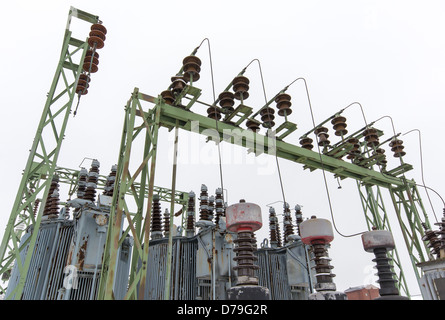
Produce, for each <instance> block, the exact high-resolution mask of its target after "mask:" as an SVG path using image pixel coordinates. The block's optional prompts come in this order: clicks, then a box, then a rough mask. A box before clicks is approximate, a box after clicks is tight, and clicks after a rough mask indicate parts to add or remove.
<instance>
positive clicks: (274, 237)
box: [269, 208, 281, 248]
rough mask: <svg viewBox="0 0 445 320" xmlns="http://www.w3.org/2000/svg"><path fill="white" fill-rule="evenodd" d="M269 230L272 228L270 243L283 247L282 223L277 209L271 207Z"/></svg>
mask: <svg viewBox="0 0 445 320" xmlns="http://www.w3.org/2000/svg"><path fill="white" fill-rule="evenodd" d="M269 230H270V243H271V244H272V245H276V247H277V248H278V247H281V234H280V225H279V223H278V218H277V216H276V214H275V209H274V208H270V209H269Z"/></svg>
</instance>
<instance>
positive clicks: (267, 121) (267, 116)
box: [260, 107, 275, 128]
mask: <svg viewBox="0 0 445 320" xmlns="http://www.w3.org/2000/svg"><path fill="white" fill-rule="evenodd" d="M274 113H275V110H274V109H272V108H270V107H265V108H264V109H262V110H261V111H260V116H261V121H263V127H264V128H272V127H273V126H274V125H275V122H274V121H273V120H274V119H275V116H274Z"/></svg>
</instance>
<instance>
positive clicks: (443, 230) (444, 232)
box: [435, 209, 445, 258]
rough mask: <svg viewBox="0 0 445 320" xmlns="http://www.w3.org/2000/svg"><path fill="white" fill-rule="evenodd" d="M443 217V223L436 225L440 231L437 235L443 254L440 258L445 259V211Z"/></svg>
mask: <svg viewBox="0 0 445 320" xmlns="http://www.w3.org/2000/svg"><path fill="white" fill-rule="evenodd" d="M443 214H444V215H443V217H442V220H441V222H437V223H435V225H437V226H439V231H436V234H437V235H438V236H439V237H440V242H441V245H440V249H441V254H440V258H445V209H444V213H443Z"/></svg>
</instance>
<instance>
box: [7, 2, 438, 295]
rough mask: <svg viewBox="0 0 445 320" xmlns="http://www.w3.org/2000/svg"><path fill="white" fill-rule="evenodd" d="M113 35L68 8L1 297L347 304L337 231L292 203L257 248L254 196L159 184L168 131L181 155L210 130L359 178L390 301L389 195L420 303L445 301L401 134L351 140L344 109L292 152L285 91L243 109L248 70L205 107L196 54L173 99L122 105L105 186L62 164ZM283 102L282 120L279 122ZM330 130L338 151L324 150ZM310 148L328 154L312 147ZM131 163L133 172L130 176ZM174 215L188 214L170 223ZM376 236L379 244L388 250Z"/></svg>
mask: <svg viewBox="0 0 445 320" xmlns="http://www.w3.org/2000/svg"><path fill="white" fill-rule="evenodd" d="M73 18H76V19H80V20H83V21H85V22H87V23H90V24H91V31H90V34H89V36H88V37H87V38H86V40H79V39H76V38H74V37H72V32H71V31H70V26H71V20H72V19H73ZM106 33H107V29H106V28H105V27H104V26H103V25H102V22H101V21H100V20H99V17H98V16H95V15H92V14H89V13H87V12H84V11H81V10H78V9H76V8H73V7H71V9H70V11H69V16H68V23H67V28H66V31H65V36H64V40H63V45H62V51H61V55H60V61H59V63H58V65H57V70H56V74H55V76H54V80H53V83H52V85H51V89H50V91H49V93H48V96H47V101H46V104H45V107H44V109H43V113H42V117H41V119H40V122H39V126H38V129H37V132H36V136H35V138H34V141H33V145H32V148H31V150H30V154H29V158H28V161H27V163H26V167H25V170H24V172H23V176H22V180H21V183H20V186H19V190H18V192H17V196H16V199H15V202H14V205H13V208H12V211H11V215H10V218H9V221H8V224H7V226H6V229H5V234H4V237H3V240H2V243H1V248H0V261H1V262H0V273H1V277H2V279H3V280H8V285H7V287H1V288H0V289H1V291H2V293H3V294H5V295H6V299H48V300H57V299H61V300H64V299H65V300H76V299H91V300H93V299H98V300H103V299H151V300H160V299H166V300H169V299H174V300H180V299H188V300H199V299H201V300H223V299H232V300H237V299H246V298H248V299H249V298H250V299H281V300H307V299H321V300H324V299H333V300H344V299H346V298H345V294H344V293H342V292H338V291H337V290H336V286H335V283H334V281H333V278H334V275H333V274H332V271H331V270H332V268H333V267H332V266H331V265H330V258H329V255H328V248H329V246H330V243H331V241H332V240H333V236H334V233H333V230H332V226H331V225H330V222H329V221H328V220H325V219H318V218H316V217H315V216H311V218H309V219H303V216H302V212H301V207H300V206H298V205H297V206H295V220H294V221H293V219H292V212H291V208H290V206H289V204H288V203H284V205H283V213H282V216H283V225H282V227H283V234H282V233H281V232H280V224H279V223H278V218H277V217H278V215H279V214H278V213H277V212H276V211H275V208H273V207H270V208H268V212H267V213H268V218H269V219H268V221H267V222H268V225H269V226H268V227H269V230H270V239H269V240H268V241H265V242H263V243H262V244H261V245H258V243H257V240H256V237H255V231H257V230H258V229H259V228H264V227H265V226H263V224H264V223H263V221H262V216H263V214H262V212H261V208H259V206H258V205H256V204H255V203H252V202H251V200H252V199H246V200H244V199H241V200H240V201H239V203H236V204H231V205H229V204H227V203H226V202H225V199H224V194H223V189H222V188H217V189H216V190H215V192H214V194H213V192H212V191H209V190H208V188H207V186H206V185H205V184H202V185H201V186H191V189H192V190H193V189H194V188H197V187H198V188H199V187H200V189H199V194H198V193H197V194H195V192H194V191H187V192H185V191H178V190H176V180H175V179H176V171H175V170H176V167H175V166H176V164H175V163H174V164H173V178H172V186H171V188H164V187H159V186H155V184H154V181H155V173H156V156H157V147H158V144H159V143H160V142H159V141H158V133H159V130H161V128H164V129H165V128H166V129H167V130H169V131H171V130H174V132H175V142H174V143H175V156H176V148H177V144H178V143H180V141H178V132H179V129H181V130H185V131H190V132H194V133H196V134H202V135H205V136H208V133H209V132H214V133H215V135H216V136H213V137H209V139H212V140H217V144H218V143H220V142H221V141H222V142H225V143H231V144H237V145H241V146H243V147H245V148H246V150H247V151H249V152H254V153H255V154H256V155H259V154H262V153H268V154H270V155H271V156H275V157H277V158H281V159H286V160H288V161H292V162H295V163H296V164H298V165H302V166H303V167H304V169H308V170H310V171H314V170H324V171H325V172H329V173H332V174H333V175H334V177H335V178H337V179H347V178H349V179H354V180H355V181H356V182H357V188H358V190H359V194H360V199H361V203H362V205H363V211H364V215H365V219H366V223H367V226H368V229H369V230H370V231H369V232H370V233H369V234H365V235H364V236H363V237H364V238H363V239H364V240H363V242H364V249H365V250H366V251H369V252H374V253H375V255H376V259H375V261H376V262H377V269H378V270H379V271H380V270H383V271H381V272H380V274H379V277H380V280H379V281H381V287H382V288H381V296H382V297H383V296H386V297H387V298H391V297H394V296H399V297H400V296H401V295H403V296H406V297H409V296H410V294H409V290H408V287H407V284H406V279H405V274H404V272H403V270H402V265H401V263H400V259H399V255H398V253H397V248H396V247H395V245H394V243H393V240H392V238H391V233H390V231H391V227H390V225H389V220H388V215H387V212H386V209H385V205H384V203H383V197H382V189H386V190H387V191H388V192H389V194H390V197H391V200H392V203H393V205H394V209H395V213H396V215H397V219H398V222H399V224H400V228H401V230H402V234H403V237H404V240H405V245H406V247H407V249H408V253H409V256H410V259H411V262H412V267H413V269H414V273H415V276H416V277H417V279H418V281H419V285H421V289H422V295H423V296H424V298H426V299H439V298H440V291H441V290H442V289H441V288H443V286H444V284H443V278H444V277H443V272H444V271H442V270H443V258H444V257H443V254H444V253H443V251H444V250H443V249H444V241H443V234H444V233H443V231H442V229H443V226H444V222H443V221H442V223H440V224H439V226H440V230H439V231H432V230H431V225H430V222H429V220H428V216H427V213H426V210H425V209H424V207H423V204H422V201H421V198H420V195H419V192H418V189H417V184H416V183H415V182H414V180H410V179H407V178H406V177H405V173H406V172H408V171H410V170H411V169H412V166H411V165H410V164H407V163H405V162H404V161H403V156H404V155H405V151H404V150H403V149H404V146H403V142H402V141H401V140H400V139H399V138H398V136H399V135H400V134H399V135H396V134H395V135H394V136H391V137H390V138H388V139H385V140H384V141H382V140H383V139H382V136H383V131H381V130H379V129H377V128H376V127H375V122H372V123H369V124H366V125H365V126H364V127H363V128H361V129H360V130H358V131H356V132H353V133H352V134H350V133H348V130H347V129H346V127H347V125H346V118H345V117H344V115H343V112H344V111H345V110H346V109H347V108H344V109H342V110H340V111H339V112H337V113H335V114H334V115H333V116H331V117H330V118H328V119H326V120H325V121H323V122H321V123H320V124H318V125H315V124H314V127H313V128H312V129H311V130H310V131H309V132H306V133H305V134H303V135H302V136H301V137H300V145H299V146H297V145H293V144H291V143H288V142H286V141H285V140H286V138H287V137H288V136H289V135H291V134H292V133H294V131H296V129H297V125H296V124H295V123H293V122H291V121H289V120H288V116H289V115H290V114H291V113H292V108H291V105H292V103H291V96H290V95H289V94H288V93H287V90H288V88H289V86H290V85H288V86H286V87H284V88H283V90H281V91H280V92H279V93H277V94H276V95H275V96H274V97H273V98H272V99H270V100H269V101H266V103H265V105H264V106H262V107H261V108H260V109H259V110H258V111H256V112H254V110H253V108H252V107H250V106H248V105H246V100H247V99H248V97H249V85H250V82H249V79H248V78H247V77H246V76H245V71H246V68H244V69H243V70H242V71H241V72H240V73H239V74H238V75H236V77H234V79H233V81H232V82H231V83H230V84H228V86H227V87H226V89H225V90H224V91H223V92H222V93H221V94H219V96H218V98H217V99H215V101H213V102H212V103H206V102H203V101H200V100H199V98H200V95H201V89H199V88H197V87H196V86H195V83H196V82H197V81H198V80H199V78H200V71H201V60H200V59H199V58H198V57H197V56H196V53H197V51H198V49H199V47H197V48H196V49H195V50H194V51H193V52H192V53H191V54H190V55H189V56H187V57H186V58H184V60H183V65H182V67H181V69H180V71H179V72H178V73H177V74H176V75H175V76H173V77H172V78H171V82H170V83H169V84H168V86H167V87H168V88H167V89H166V90H165V91H162V92H161V93H160V94H158V95H157V96H151V95H148V94H145V93H142V92H140V91H139V89H138V88H135V89H134V91H133V93H132V94H131V97H130V99H129V100H128V102H127V105H126V108H125V115H124V123H123V132H122V139H121V146H120V151H119V155H118V159H117V164H116V165H115V166H113V167H112V168H111V171H110V173H109V175H108V176H104V175H101V174H100V173H99V168H100V162H99V161H98V159H93V160H92V162H91V168H90V170H89V171H87V170H86V169H85V168H81V169H80V170H75V169H68V168H63V167H60V166H58V165H57V160H58V156H59V152H60V149H61V145H62V140H63V137H64V134H65V131H66V127H67V124H68V120H69V119H70V114H71V113H72V112H73V109H74V108H73V105H74V102H75V100H76V99H75V98H76V97H77V98H78V99H80V97H83V96H84V95H86V94H87V93H88V89H89V86H90V81H91V79H92V78H94V77H92V75H93V74H94V73H95V72H97V71H98V69H99V68H98V64H99V53H98V51H100V49H102V48H103V47H104V43H105V40H106ZM294 82H300V83H303V84H304V85H305V86H306V92H307V85H306V81H305V80H304V79H303V78H298V79H296V80H295V81H294ZM294 82H293V83H294ZM293 83H291V84H293ZM308 101H309V96H308ZM274 103H275V104H276V109H277V110H278V111H277V115H278V116H279V117H280V119H282V120H283V121H282V123H281V124H279V125H276V123H275V122H276V121H277V120H278V119H277V118H275V109H274V108H273V107H272V106H271V105H272V104H274ZM147 104H148V105H150V106H151V107H147ZM197 105H201V106H205V108H206V110H207V114H205V115H202V114H199V113H198V112H196V109H197V107H196V106H197ZM76 112H77V109H76V110H74V114H76ZM329 122H331V124H332V127H333V130H334V132H335V136H336V137H337V138H338V139H339V141H338V142H336V143H334V142H331V141H330V140H329V139H328V138H329V134H328V131H329V129H328V127H327V126H328V124H329ZM261 127H263V128H264V129H265V130H266V131H267V132H266V134H262V133H261V132H260V129H261ZM234 132H236V133H234ZM310 135H314V136H315V140H314V139H312V138H310ZM331 139H332V138H331ZM136 141H142V143H143V145H144V150H143V159H142V161H140V159H139V160H138V159H135V156H134V155H133V154H132V147H133V149H134V147H135V146H136V144H135V143H136ZM162 143H164V142H162ZM315 144H318V148H319V149H318V150H319V152H317V151H315V150H313V148H314V145H315ZM386 145H389V147H390V148H391V151H392V152H393V155H394V157H396V158H399V159H400V165H399V166H397V167H395V168H391V169H390V168H387V161H386V155H385V152H384V147H385V146H386ZM130 164H131V165H133V166H134V167H135V168H136V169H135V170H134V171H132V172H130V170H132V169H130V168H132V166H131V165H130ZM60 184H66V185H67V186H69V188H68V189H69V199H68V200H67V201H65V202H63V201H60V195H59V185H60ZM162 203H164V204H167V207H165V208H162V207H161V204H162ZM174 205H180V206H182V209H181V210H180V211H178V212H174ZM163 211H164V212H163ZM70 212H72V215H71V214H70ZM197 212H198V213H199V217H197V216H196V215H197ZM280 214H281V213H280ZM175 217H181V223H180V225H179V226H176V225H174V224H173V220H174V218H175ZM375 232H380V233H382V234H380V233H379V235H380V236H382V237H383V240H382V241H377V240H376V239H380V238H379V237H375V235H376V234H375ZM365 240H366V241H365ZM380 240H381V239H380ZM434 254H435V255H436V257H434ZM392 270H394V271H392ZM388 275H389V276H388ZM388 277H389V278H388ZM439 289H440V290H439ZM388 296H389V297H388ZM442 298H443V296H442Z"/></svg>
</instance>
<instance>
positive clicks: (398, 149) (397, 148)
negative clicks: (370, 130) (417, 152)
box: [389, 139, 406, 158]
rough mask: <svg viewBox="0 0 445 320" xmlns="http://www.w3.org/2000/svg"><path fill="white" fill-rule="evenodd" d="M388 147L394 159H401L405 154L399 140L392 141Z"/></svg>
mask: <svg viewBox="0 0 445 320" xmlns="http://www.w3.org/2000/svg"><path fill="white" fill-rule="evenodd" d="M389 146H390V147H391V151H392V152H394V157H395V158H400V157H403V156H404V155H405V154H406V152H405V151H403V149H404V148H405V147H404V146H403V141H402V140H399V139H393V140H392V141H391V142H390V144H389Z"/></svg>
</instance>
